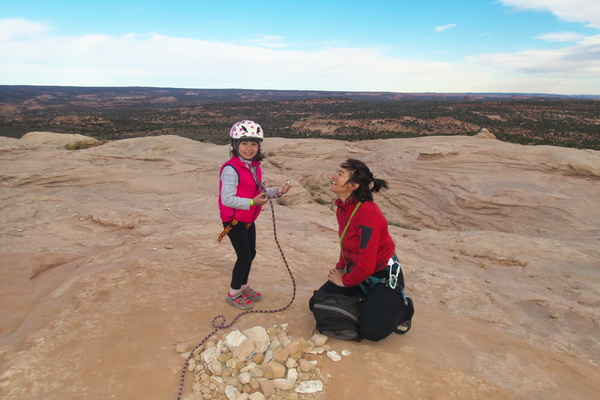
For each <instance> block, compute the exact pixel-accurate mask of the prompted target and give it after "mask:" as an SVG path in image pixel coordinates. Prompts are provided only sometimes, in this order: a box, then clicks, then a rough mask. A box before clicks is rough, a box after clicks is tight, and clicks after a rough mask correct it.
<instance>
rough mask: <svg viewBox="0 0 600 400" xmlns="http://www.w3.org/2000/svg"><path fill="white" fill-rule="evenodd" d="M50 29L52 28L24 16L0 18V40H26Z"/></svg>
mask: <svg viewBox="0 0 600 400" xmlns="http://www.w3.org/2000/svg"><path fill="white" fill-rule="evenodd" d="M48 31H50V28H49V27H48V26H46V25H44V24H41V23H38V22H31V21H27V20H25V19H23V18H9V19H2V20H0V42H4V41H9V40H12V41H18V40H26V39H27V38H30V37H32V36H37V35H39V34H40V33H45V32H48Z"/></svg>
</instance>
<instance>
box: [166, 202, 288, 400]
mask: <svg viewBox="0 0 600 400" xmlns="http://www.w3.org/2000/svg"><path fill="white" fill-rule="evenodd" d="M269 204H270V205H271V217H272V219H273V236H274V238H275V243H276V244H277V248H278V249H279V253H280V254H281V258H282V259H283V263H284V264H285V267H286V269H287V272H288V274H289V275H290V278H291V280H292V287H293V293H292V298H291V299H290V301H289V303H288V304H287V305H286V306H284V307H282V308H279V309H276V310H248V311H244V312H241V313H239V314H238V315H236V316H235V318H234V319H233V320H232V321H231V322H230V323H229V324H226V318H225V316H223V315H217V316H216V317H215V318H213V320H212V322H211V325H212V327H213V328H214V330H213V331H212V332H211V333H209V334H208V335H207V336H206V337H205V338H204V339H203V340H202V341H201V342H200V343H198V345H197V346H196V347H194V349H193V350H192V351H191V352H190V355H189V356H188V357H187V359H186V360H185V364H184V365H183V368H182V370H181V377H180V380H179V390H178V392H177V400H181V394H182V392H183V383H184V381H185V373H186V371H187V368H188V365H189V363H190V360H191V359H192V357H194V353H195V352H196V350H198V349H199V348H200V347H201V346H202V345H203V344H204V343H206V341H207V340H208V339H210V338H211V337H212V336H213V335H214V334H215V333H217V332H218V331H219V330H220V329H227V328H230V327H231V326H232V325H233V324H235V322H236V321H237V320H238V319H239V318H240V317H241V316H242V315H246V314H272V313H277V312H281V311H284V310H287V309H288V308H290V306H291V305H292V303H293V302H294V299H295V298H296V280H295V279H294V275H293V274H292V270H291V269H290V266H289V265H288V262H287V260H286V258H285V254H283V250H282V249H281V245H280V244H279V240H278V239H277V226H276V224H275V208H274V207H273V203H272V202H271V200H270V199H269ZM234 221H235V220H234ZM235 224H237V221H235ZM235 224H234V223H233V222H232V225H235ZM227 227H229V229H231V225H228V226H227ZM226 229H227V228H225V229H224V230H223V231H225V230H226ZM227 232H229V230H227ZM227 232H225V233H221V235H222V236H221V235H220V236H219V241H220V240H221V239H222V238H223V237H224V236H225V235H226V234H227ZM218 319H221V323H220V324H217V323H216V321H217V320H218Z"/></svg>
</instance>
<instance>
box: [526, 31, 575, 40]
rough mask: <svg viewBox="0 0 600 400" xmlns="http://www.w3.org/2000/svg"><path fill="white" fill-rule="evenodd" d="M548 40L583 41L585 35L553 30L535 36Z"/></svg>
mask: <svg viewBox="0 0 600 400" xmlns="http://www.w3.org/2000/svg"><path fill="white" fill-rule="evenodd" d="M535 38H536V39H540V40H545V41H548V42H582V41H584V40H585V36H584V35H582V34H580V33H576V32H551V33H544V34H543V35H539V36H536V37H535Z"/></svg>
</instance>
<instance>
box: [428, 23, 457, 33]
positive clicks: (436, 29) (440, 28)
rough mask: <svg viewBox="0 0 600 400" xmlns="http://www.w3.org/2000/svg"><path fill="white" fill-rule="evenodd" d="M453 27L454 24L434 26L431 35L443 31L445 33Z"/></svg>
mask: <svg viewBox="0 0 600 400" xmlns="http://www.w3.org/2000/svg"><path fill="white" fill-rule="evenodd" d="M455 27H456V24H447V25H441V26H436V27H435V28H434V29H433V33H439V32H444V31H447V30H448V29H452V28H455Z"/></svg>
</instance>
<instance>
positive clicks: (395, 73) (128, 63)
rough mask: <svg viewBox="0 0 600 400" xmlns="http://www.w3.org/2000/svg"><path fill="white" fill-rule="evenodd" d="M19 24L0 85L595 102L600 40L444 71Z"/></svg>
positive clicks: (382, 52)
mask: <svg viewBox="0 0 600 400" xmlns="http://www.w3.org/2000/svg"><path fill="white" fill-rule="evenodd" d="M3 22H5V21H0V38H1V37H8V38H10V37H9V36H7V35H5V34H4V33H5V32H4V30H3V27H4V28H5V27H6V26H7V25H10V24H6V23H3ZM21 23H22V24H23V25H22V26H17V27H16V28H18V29H20V30H21V31H22V32H28V33H27V35H18V36H13V39H12V40H4V41H0V54H2V60H3V62H2V63H0V84H10V85H13V84H14V85H20V84H22V85H70V86H162V87H182V88H183V87H187V88H243V89H273V90H277V89H281V90H292V89H297V90H339V91H391V92H467V91H469V92H545V93H562V94H581V93H589V94H599V93H600V79H599V78H598V77H600V70H599V68H600V67H599V66H597V65H600V63H598V62H596V61H597V60H598V59H600V55H599V52H600V36H599V37H595V36H594V37H586V38H583V39H582V41H580V42H579V43H578V44H577V45H576V46H572V47H566V48H564V49H560V50H552V51H551V50H546V51H531V52H524V53H516V54H484V55H480V56H474V57H471V58H469V59H466V60H464V61H463V62H458V63H450V62H430V61H414V60H408V59H404V58H398V57H395V58H394V57H389V56H387V55H386V54H387V53H388V52H387V49H385V48H349V47H339V46H338V47H336V46H331V47H327V48H323V49H321V50H319V51H289V50H284V49H280V48H273V47H264V46H263V45H261V46H256V45H236V44H230V43H220V42H214V41H204V40H196V39H187V38H175V37H169V36H164V35H158V34H155V33H150V34H127V35H122V36H108V35H84V36H58V35H53V34H51V33H46V32H47V31H48V30H47V29H38V30H35V29H33V30H32V29H28V28H27V27H31V26H37V27H38V28H40V26H39V25H36V24H33V25H32V24H31V23H30V22H28V21H21ZM13 27H14V26H13ZM41 28H43V26H42V27H41ZM3 32H4V33H3ZM266 39H272V40H274V41H278V40H279V39H280V38H266Z"/></svg>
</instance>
